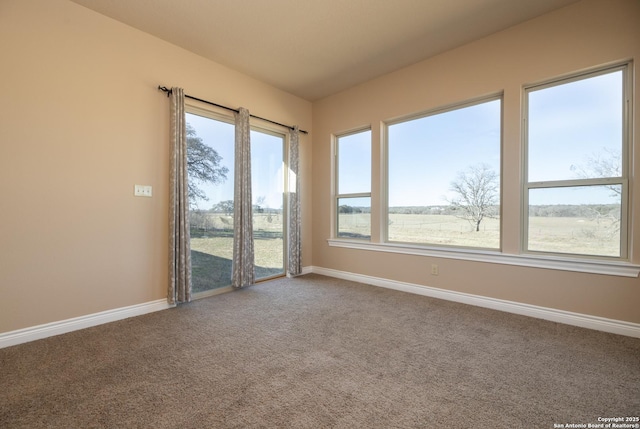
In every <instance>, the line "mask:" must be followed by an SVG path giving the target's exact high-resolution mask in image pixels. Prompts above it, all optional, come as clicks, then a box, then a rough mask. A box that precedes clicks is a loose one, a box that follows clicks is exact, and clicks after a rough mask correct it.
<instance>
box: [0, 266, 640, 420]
mask: <svg viewBox="0 0 640 429" xmlns="http://www.w3.org/2000/svg"><path fill="white" fill-rule="evenodd" d="M638 414H640V340H638V339H634V338H629V337H622V336H616V335H612V334H606V333H602V332H597V331H590V330H586V329H580V328H575V327H571V326H565V325H559V324H556V323H551V322H546V321H541V320H536V319H531V318H527V317H523V316H517V315H511V314H507V313H501V312H497V311H492V310H487V309H482V308H478V307H472V306H465V305H462V304H456V303H451V302H446V301H440V300H435V299H431V298H427V297H422V296H416V295H411V294H407V293H402V292H397V291H392V290H386V289H381V288H377V287H373V286H367V285H362V284H358V283H352V282H346V281H342V280H335V279H331V278H328V277H322V276H318V275H307V276H303V277H300V278H297V279H279V280H276V281H272V282H267V283H262V284H259V285H257V286H254V287H252V288H249V289H247V290H241V291H237V292H232V293H228V294H224V295H219V296H215V297H211V298H207V299H204V300H200V301H196V302H193V303H191V304H188V305H183V306H181V307H178V308H176V309H171V310H167V311H162V312H158V313H153V314H149V315H145V316H141V317H137V318H132V319H127V320H123V321H119V322H114V323H110V324H107V325H102V326H98V327H95V328H90V329H86V330H83V331H77V332H72V333H69V334H65V335H61V336H58V337H53V338H48V339H45V340H40V341H35V342H32V343H28V344H22V345H18V346H14V347H10V348H6V349H2V350H0V427H1V428H3V429H6V428H288V427H292V428H412V427H424V428H553V425H554V423H556V424H566V423H585V424H586V423H596V422H597V419H598V417H615V416H637V415H638Z"/></svg>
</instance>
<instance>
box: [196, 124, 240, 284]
mask: <svg viewBox="0 0 640 429" xmlns="http://www.w3.org/2000/svg"><path fill="white" fill-rule="evenodd" d="M186 119H187V170H188V173H189V220H190V223H191V230H190V232H191V276H192V281H193V286H192V288H193V289H192V291H193V293H194V294H198V293H202V292H207V291H211V290H214V289H218V288H222V287H226V286H230V285H231V260H232V258H233V166H234V146H235V127H234V125H233V124H231V123H228V122H224V121H221V120H215V119H211V118H208V117H204V116H199V115H196V114H191V113H187V114H186Z"/></svg>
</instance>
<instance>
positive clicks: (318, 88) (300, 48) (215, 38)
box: [71, 0, 577, 101]
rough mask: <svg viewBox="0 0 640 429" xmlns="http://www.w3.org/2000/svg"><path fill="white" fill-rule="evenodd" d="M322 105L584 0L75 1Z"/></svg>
mask: <svg viewBox="0 0 640 429" xmlns="http://www.w3.org/2000/svg"><path fill="white" fill-rule="evenodd" d="M71 1H73V2H75V3H78V4H81V5H83V6H86V7H87V8H90V9H92V10H94V11H96V12H99V13H101V14H104V15H106V16H109V17H111V18H113V19H116V20H118V21H121V22H123V23H125V24H128V25H130V26H132V27H135V28H138V29H140V30H142V31H144V32H147V33H149V34H152V35H154V36H156V37H158V38H160V39H163V40H165V41H167V42H170V43H172V44H175V45H177V46H180V47H182V48H185V49H187V50H189V51H192V52H194V53H196V54H199V55H201V56H203V57H205V58H209V59H211V60H212V61H215V62H217V63H219V64H223V65H225V66H227V67H230V68H232V69H235V70H237V71H240V72H243V73H245V74H247V75H249V76H252V77H254V78H257V79H259V80H261V81H263V82H266V83H268V84H271V85H273V86H275V87H278V88H280V89H282V90H284V91H287V92H290V93H292V94H295V95H297V96H299V97H302V98H304V99H307V100H310V101H314V100H317V99H320V98H323V97H326V96H328V95H331V94H334V93H336V92H339V91H341V90H344V89H347V88H349V87H351V86H354V85H357V84H359V83H362V82H365V81H367V80H370V79H372V78H375V77H377V76H380V75H383V74H385V73H389V72H391V71H394V70H397V69H400V68H402V67H405V66H407V65H410V64H413V63H416V62H418V61H421V60H423V59H426V58H428V57H431V56H433V55H436V54H438V53H441V52H444V51H446V50H449V49H452V48H455V47H457V46H460V45H463V44H465V43H468V42H470V41H472V40H474V39H478V38H480V37H484V36H487V35H489V34H491V33H495V32H497V31H500V30H503V29H505V28H508V27H511V26H513V25H516V24H518V23H520V22H523V21H526V20H528V19H531V18H534V17H536V16H539V15H542V14H544V13H547V12H549V11H551V10H554V9H557V8H560V7H563V6H566V5H568V4H570V3H574V2H575V1H577V0H71Z"/></svg>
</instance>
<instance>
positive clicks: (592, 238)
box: [338, 213, 620, 256]
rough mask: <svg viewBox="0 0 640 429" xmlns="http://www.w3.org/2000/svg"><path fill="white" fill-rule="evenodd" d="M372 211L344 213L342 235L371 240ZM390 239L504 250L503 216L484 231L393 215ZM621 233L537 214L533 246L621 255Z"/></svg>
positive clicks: (601, 224)
mask: <svg viewBox="0 0 640 429" xmlns="http://www.w3.org/2000/svg"><path fill="white" fill-rule="evenodd" d="M369 219H370V215H369V214H366V213H357V214H341V215H340V218H339V220H338V222H339V226H340V236H341V237H345V238H368V237H369V234H370V230H371V228H370V220H369ZM388 233H389V241H393V242H401V243H420V244H434V245H449V246H460V247H472V248H488V249H499V248H500V221H499V219H485V220H483V221H482V223H481V224H480V231H475V229H474V227H473V226H472V225H471V224H470V223H469V222H468V221H466V220H464V219H460V218H457V217H455V216H451V215H430V214H397V213H392V214H390V215H389V226H388ZM619 242H620V234H619V232H618V231H617V230H616V225H615V223H614V222H612V221H611V220H608V219H600V220H598V219H590V218H586V217H532V218H531V220H530V228H529V250H533V251H541V252H557V253H574V254H582V255H601V256H619V252H620V249H619V247H620V246H619Z"/></svg>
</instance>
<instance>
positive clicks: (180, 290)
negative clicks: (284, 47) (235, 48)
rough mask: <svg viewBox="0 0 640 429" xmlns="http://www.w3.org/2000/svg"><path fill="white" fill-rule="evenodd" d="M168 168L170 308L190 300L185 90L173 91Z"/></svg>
mask: <svg viewBox="0 0 640 429" xmlns="http://www.w3.org/2000/svg"><path fill="white" fill-rule="evenodd" d="M170 100H171V143H170V145H171V157H170V162H171V164H170V168H169V290H168V294H167V299H168V301H169V304H171V305H175V304H177V303H180V302H189V301H190V300H191V251H190V243H189V242H190V236H189V195H188V190H187V189H188V187H187V184H188V177H187V133H186V119H185V114H184V90H183V89H182V88H172V89H171V93H170Z"/></svg>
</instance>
